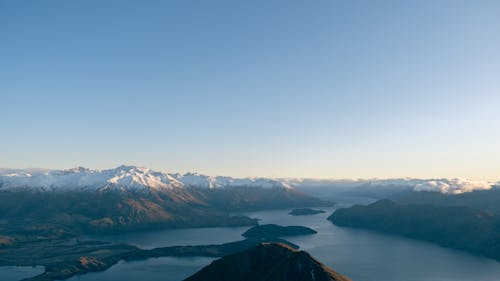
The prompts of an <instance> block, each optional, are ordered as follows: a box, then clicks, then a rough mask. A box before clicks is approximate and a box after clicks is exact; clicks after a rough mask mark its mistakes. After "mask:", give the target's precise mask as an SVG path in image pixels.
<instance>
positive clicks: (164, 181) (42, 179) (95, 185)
mask: <svg viewBox="0 0 500 281" xmlns="http://www.w3.org/2000/svg"><path fill="white" fill-rule="evenodd" d="M184 187H196V188H229V187H261V188H284V189H290V188H291V186H290V185H288V184H287V183H285V182H282V181H277V180H273V179H267V178H242V179H236V178H231V177H221V176H218V177H212V176H206V175H201V174H198V173H186V174H184V175H181V174H178V173H175V174H169V173H162V172H156V171H152V170H150V169H148V168H143V167H136V166H125V165H122V166H119V167H117V168H115V169H106V170H94V169H88V168H83V167H77V168H73V169H67V170H46V169H0V189H3V190H7V189H8V190H12V189H26V190H53V191H60V190H64V191H69V190H109V189H111V190H129V191H132V190H133V191H150V190H162V189H175V188H184Z"/></svg>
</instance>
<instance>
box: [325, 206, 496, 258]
mask: <svg viewBox="0 0 500 281" xmlns="http://www.w3.org/2000/svg"><path fill="white" fill-rule="evenodd" d="M328 219H329V220H330V221H332V222H333V223H334V224H336V225H339V226H347V227H358V228H365V229H371V230H376V231H381V232H386V233H391V234H397V235H403V236H406V237H410V238H414V239H420V240H425V241H430V242H434V243H437V244H439V245H442V246H445V247H450V248H455V249H460V250H464V251H468V252H472V253H476V254H480V255H484V256H486V257H489V258H493V259H496V260H500V216H498V215H496V214H493V213H489V212H485V211H481V210H476V209H472V208H468V207H461V206H437V205H430V204H400V203H395V202H393V201H390V200H380V201H377V202H375V203H373V204H370V205H367V206H361V205H355V206H353V207H350V208H345V209H339V210H337V211H335V212H334V213H333V214H332V215H331V216H330V217H329V218H328Z"/></svg>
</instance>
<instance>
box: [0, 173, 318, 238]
mask: <svg viewBox="0 0 500 281" xmlns="http://www.w3.org/2000/svg"><path fill="white" fill-rule="evenodd" d="M0 172H1V173H0V202H2V204H0V234H9V232H10V231H13V229H14V231H16V232H17V233H19V232H21V233H23V234H27V235H29V234H35V235H44V236H61V235H65V234H68V235H71V234H75V233H86V232H115V231H129V230H140V229H146V228H153V227H198V226H237V225H253V224H255V223H256V221H255V220H253V219H250V218H247V217H241V216H236V217H234V216H229V215H228V214H229V212H234V211H239V210H258V209H266V208H278V207H296V206H304V205H314V206H317V205H325V204H327V202H324V201H321V200H319V199H316V198H313V197H311V196H308V195H305V194H303V193H301V192H298V191H296V190H294V189H293V188H291V187H290V186H288V185H287V184H284V183H281V182H279V181H275V180H272V179H232V178H228V177H208V176H203V175H199V174H185V175H182V176H181V175H179V174H166V173H160V172H154V171H151V170H149V169H146V168H139V167H134V166H120V167H118V168H116V169H110V170H90V169H85V168H77V169H71V170H62V171H58V170H56V171H53V170H49V171H46V170H34V171H32V170H5V169H4V170H1V171H0Z"/></svg>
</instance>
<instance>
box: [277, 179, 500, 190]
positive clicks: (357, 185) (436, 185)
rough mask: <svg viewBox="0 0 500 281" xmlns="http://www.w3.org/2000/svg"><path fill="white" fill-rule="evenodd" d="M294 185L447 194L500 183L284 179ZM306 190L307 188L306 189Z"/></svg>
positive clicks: (446, 180) (332, 188)
mask: <svg viewBox="0 0 500 281" xmlns="http://www.w3.org/2000/svg"><path fill="white" fill-rule="evenodd" d="M284 181H285V182H286V183H288V184H289V185H291V186H294V187H298V188H301V187H312V188H314V187H320V188H321V187H323V188H325V187H326V188H330V189H331V190H332V191H333V190H339V189H342V190H350V191H355V190H356V189H365V190H371V191H377V190H381V189H393V190H395V191H403V190H406V191H434V192H440V193H445V194H460V193H464V192H472V191H475V190H488V189H491V188H492V187H493V186H495V185H497V186H500V183H493V182H488V181H473V180H467V179H459V178H454V179H447V178H441V179H415V178H396V179H356V180H350V179H344V180H335V179H332V180H326V179H325V180H317V179H289V180H284ZM304 190H305V189H304Z"/></svg>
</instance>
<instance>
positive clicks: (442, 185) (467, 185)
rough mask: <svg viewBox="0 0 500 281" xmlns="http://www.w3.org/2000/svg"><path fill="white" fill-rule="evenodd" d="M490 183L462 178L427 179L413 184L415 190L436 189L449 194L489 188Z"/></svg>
mask: <svg viewBox="0 0 500 281" xmlns="http://www.w3.org/2000/svg"><path fill="white" fill-rule="evenodd" d="M491 187H492V184H491V183H489V182H485V181H469V180H464V179H439V180H427V181H425V182H422V183H419V184H417V185H415V189H414V190H415V191H436V192H441V193H449V194H460V193H464V192H471V191H475V190H488V189H491Z"/></svg>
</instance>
